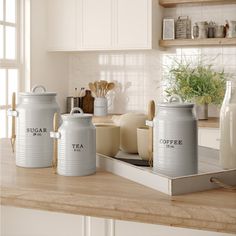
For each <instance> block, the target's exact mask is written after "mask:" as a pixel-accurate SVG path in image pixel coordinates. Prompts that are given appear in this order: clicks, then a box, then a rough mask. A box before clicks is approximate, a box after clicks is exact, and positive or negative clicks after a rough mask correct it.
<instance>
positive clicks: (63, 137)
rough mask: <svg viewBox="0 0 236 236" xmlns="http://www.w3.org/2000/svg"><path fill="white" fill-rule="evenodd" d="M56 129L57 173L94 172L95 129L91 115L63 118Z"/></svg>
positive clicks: (75, 174) (67, 174) (70, 174)
mask: <svg viewBox="0 0 236 236" xmlns="http://www.w3.org/2000/svg"><path fill="white" fill-rule="evenodd" d="M62 119H63V124H62V125H61V127H60V128H59V129H58V134H59V136H60V137H59V138H58V164H57V173H58V174H60V175H64V176H83V175H91V174H93V173H95V172H96V130H95V127H94V126H93V124H92V121H91V119H92V117H91V118H90V119H88V118H78V119H76V118H72V119H66V120H64V118H63V116H62Z"/></svg>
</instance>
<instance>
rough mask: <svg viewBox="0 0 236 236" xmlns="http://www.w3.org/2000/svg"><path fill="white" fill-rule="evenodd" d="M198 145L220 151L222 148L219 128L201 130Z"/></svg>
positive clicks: (199, 130)
mask: <svg viewBox="0 0 236 236" xmlns="http://www.w3.org/2000/svg"><path fill="white" fill-rule="evenodd" d="M198 145H200V146H204V147H209V148H214V149H219V148H220V130H219V129H217V128H199V129H198Z"/></svg>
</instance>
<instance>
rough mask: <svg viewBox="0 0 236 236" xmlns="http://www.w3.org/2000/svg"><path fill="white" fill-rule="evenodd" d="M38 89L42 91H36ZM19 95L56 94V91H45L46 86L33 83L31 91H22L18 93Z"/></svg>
mask: <svg viewBox="0 0 236 236" xmlns="http://www.w3.org/2000/svg"><path fill="white" fill-rule="evenodd" d="M38 89H41V90H42V91H41V92H39V91H37V90H38ZM19 95H20V96H56V95H57V94H56V93H53V92H46V88H45V87H44V86H43V85H35V86H34V87H33V88H32V89H31V92H24V93H19Z"/></svg>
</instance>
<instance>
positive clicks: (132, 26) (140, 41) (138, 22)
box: [115, 0, 152, 49]
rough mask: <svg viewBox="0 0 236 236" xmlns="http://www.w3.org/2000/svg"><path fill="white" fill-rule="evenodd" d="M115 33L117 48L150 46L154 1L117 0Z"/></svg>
mask: <svg viewBox="0 0 236 236" xmlns="http://www.w3.org/2000/svg"><path fill="white" fill-rule="evenodd" d="M115 2H116V7H115V9H116V12H115V16H116V17H115V28H116V31H115V35H116V37H115V38H116V42H115V44H116V47H117V48H130V49H132V48H150V47H151V22H152V18H151V17H152V6H151V4H152V1H150V0H128V1H127V0H116V1H115Z"/></svg>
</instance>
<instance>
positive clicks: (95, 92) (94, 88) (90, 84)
mask: <svg viewBox="0 0 236 236" xmlns="http://www.w3.org/2000/svg"><path fill="white" fill-rule="evenodd" d="M89 89H90V90H91V91H92V92H93V93H94V94H95V96H96V97H97V96H98V94H97V89H96V87H95V84H93V83H89Z"/></svg>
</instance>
